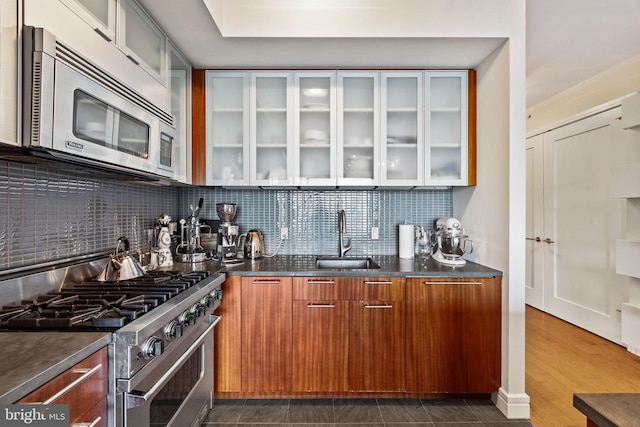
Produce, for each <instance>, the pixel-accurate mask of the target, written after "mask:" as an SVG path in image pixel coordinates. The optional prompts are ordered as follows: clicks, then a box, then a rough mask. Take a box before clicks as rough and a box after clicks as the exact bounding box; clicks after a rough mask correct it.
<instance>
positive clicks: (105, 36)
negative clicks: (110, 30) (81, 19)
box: [94, 27, 112, 42]
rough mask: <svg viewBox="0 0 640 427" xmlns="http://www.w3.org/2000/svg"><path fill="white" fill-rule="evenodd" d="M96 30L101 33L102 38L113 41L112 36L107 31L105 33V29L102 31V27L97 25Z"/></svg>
mask: <svg viewBox="0 0 640 427" xmlns="http://www.w3.org/2000/svg"><path fill="white" fill-rule="evenodd" d="M94 31H95V32H96V33H98V34H100V37H102V38H103V39H105V40H106V41H108V42H110V41H112V40H111V37H109V35H108V34H107V33H105V32H104V31H102V30H101V29H100V28H98V27H95V28H94Z"/></svg>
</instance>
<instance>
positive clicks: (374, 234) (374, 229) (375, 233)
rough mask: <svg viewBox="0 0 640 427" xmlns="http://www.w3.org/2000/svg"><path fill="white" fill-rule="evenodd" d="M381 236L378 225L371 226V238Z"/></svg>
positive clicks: (376, 238) (374, 238) (375, 238)
mask: <svg viewBox="0 0 640 427" xmlns="http://www.w3.org/2000/svg"><path fill="white" fill-rule="evenodd" d="M379 238H380V230H379V229H378V227H371V240H378V239H379Z"/></svg>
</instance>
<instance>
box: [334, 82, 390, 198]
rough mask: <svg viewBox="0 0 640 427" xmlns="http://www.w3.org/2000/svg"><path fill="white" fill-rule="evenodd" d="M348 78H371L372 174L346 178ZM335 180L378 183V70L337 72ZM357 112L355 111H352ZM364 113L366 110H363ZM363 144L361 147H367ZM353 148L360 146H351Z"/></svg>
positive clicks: (358, 184)
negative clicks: (346, 92)
mask: <svg viewBox="0 0 640 427" xmlns="http://www.w3.org/2000/svg"><path fill="white" fill-rule="evenodd" d="M349 78H371V79H373V106H372V107H373V111H372V113H373V138H372V141H371V143H372V144H373V146H372V149H373V176H372V178H371V179H369V178H347V177H345V176H344V165H345V162H346V161H347V158H346V156H345V148H348V147H349V145H348V142H347V141H345V140H344V131H345V124H346V118H345V113H347V112H349V111H348V109H346V108H345V92H344V87H345V79H349ZM336 92H337V94H336V99H337V112H336V114H337V131H336V142H337V165H336V167H337V182H338V185H339V186H340V185H344V186H356V187H374V186H377V185H378V184H379V183H380V72H379V71H340V72H338V81H337V90H336ZM352 112H353V113H354V114H357V111H352ZM363 113H366V111H363ZM368 147H369V146H368V145H363V146H362V148H368ZM352 148H353V149H358V148H360V147H359V146H352Z"/></svg>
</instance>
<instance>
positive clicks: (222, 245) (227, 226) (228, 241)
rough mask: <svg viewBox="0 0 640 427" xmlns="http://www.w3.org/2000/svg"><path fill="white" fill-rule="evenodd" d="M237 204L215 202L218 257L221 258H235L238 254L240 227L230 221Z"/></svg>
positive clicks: (234, 213) (234, 214) (233, 216)
mask: <svg viewBox="0 0 640 427" xmlns="http://www.w3.org/2000/svg"><path fill="white" fill-rule="evenodd" d="M236 212H237V206H236V205H235V204H234V203H218V204H216V213H217V214H218V218H220V221H221V223H220V228H218V257H219V258H220V259H222V260H229V259H235V258H237V256H238V245H237V244H238V237H239V236H240V227H238V225H237V224H233V223H231V221H233V219H234V218H235V216H236Z"/></svg>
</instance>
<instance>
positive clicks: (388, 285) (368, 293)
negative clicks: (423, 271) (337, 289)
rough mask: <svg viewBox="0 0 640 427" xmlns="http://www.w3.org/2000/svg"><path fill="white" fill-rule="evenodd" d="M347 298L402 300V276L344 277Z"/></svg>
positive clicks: (355, 299)
mask: <svg viewBox="0 0 640 427" xmlns="http://www.w3.org/2000/svg"><path fill="white" fill-rule="evenodd" d="M345 281H346V282H347V283H346V284H345V287H346V289H347V295H348V299H350V300H353V301H357V300H391V301H402V300H404V281H405V279H404V278H397V277H396V278H388V277H358V278H350V279H345Z"/></svg>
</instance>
